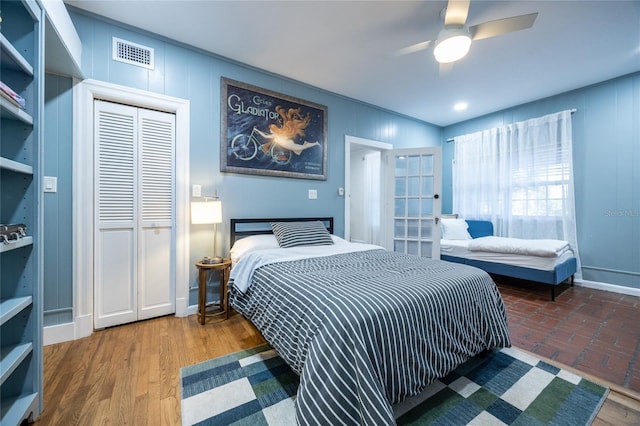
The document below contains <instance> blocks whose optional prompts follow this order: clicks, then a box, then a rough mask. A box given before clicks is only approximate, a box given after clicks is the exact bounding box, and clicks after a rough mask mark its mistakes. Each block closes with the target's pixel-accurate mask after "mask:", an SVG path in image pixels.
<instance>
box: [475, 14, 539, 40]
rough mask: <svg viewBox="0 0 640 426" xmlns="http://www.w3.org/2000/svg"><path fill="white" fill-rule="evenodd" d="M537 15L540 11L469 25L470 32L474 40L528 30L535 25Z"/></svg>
mask: <svg viewBox="0 0 640 426" xmlns="http://www.w3.org/2000/svg"><path fill="white" fill-rule="evenodd" d="M537 17H538V12H536V13H529V14H527V15H520V16H513V17H511V18H504V19H496V20H495V21H488V22H483V23H482V24H478V25H474V26H473V27H469V33H470V34H471V38H472V39H473V40H482V39H483V38H490V37H495V36H499V35H502V34H506V33H511V32H514V31H520V30H526V29H527V28H531V27H532V26H533V23H534V22H535V21H536V18H537Z"/></svg>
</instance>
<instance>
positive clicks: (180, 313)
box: [176, 297, 190, 317]
mask: <svg viewBox="0 0 640 426" xmlns="http://www.w3.org/2000/svg"><path fill="white" fill-rule="evenodd" d="M189 308H190V306H189V298H188V297H178V298H176V316H177V317H186V316H187V315H189Z"/></svg>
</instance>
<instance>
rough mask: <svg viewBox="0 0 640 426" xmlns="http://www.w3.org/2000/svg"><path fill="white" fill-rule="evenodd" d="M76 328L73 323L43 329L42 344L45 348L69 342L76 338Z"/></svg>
mask: <svg viewBox="0 0 640 426" xmlns="http://www.w3.org/2000/svg"><path fill="white" fill-rule="evenodd" d="M75 329H76V326H75V324H74V323H72V322H68V323H65V324H56V325H50V326H47V327H44V328H43V329H42V343H43V345H44V346H48V345H55V344H56V343H62V342H68V341H70V340H73V339H74V338H75Z"/></svg>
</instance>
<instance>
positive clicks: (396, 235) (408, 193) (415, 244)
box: [385, 147, 442, 259]
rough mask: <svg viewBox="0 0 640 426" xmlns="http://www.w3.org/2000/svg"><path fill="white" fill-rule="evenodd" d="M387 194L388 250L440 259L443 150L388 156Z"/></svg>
mask: <svg viewBox="0 0 640 426" xmlns="http://www.w3.org/2000/svg"><path fill="white" fill-rule="evenodd" d="M385 157H386V158H385V161H386V165H387V167H386V170H387V188H388V189H387V194H389V199H390V200H392V202H390V203H389V204H388V207H387V217H388V218H391V220H388V221H387V236H388V237H387V244H386V248H387V249H389V250H393V251H396V252H400V253H407V254H414V255H418V256H422V257H430V258H434V259H439V258H440V227H439V225H438V222H439V216H440V211H441V199H440V192H441V189H442V151H441V149H440V148H439V147H434V148H415V149H402V150H393V151H389V152H387V153H385Z"/></svg>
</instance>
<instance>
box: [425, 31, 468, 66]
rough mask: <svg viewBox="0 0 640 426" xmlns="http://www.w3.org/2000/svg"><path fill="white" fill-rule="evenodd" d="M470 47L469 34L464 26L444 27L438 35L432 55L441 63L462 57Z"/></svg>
mask: <svg viewBox="0 0 640 426" xmlns="http://www.w3.org/2000/svg"><path fill="white" fill-rule="evenodd" d="M470 47H471V36H470V35H469V31H468V30H467V29H466V28H445V29H443V30H442V31H441V32H440V34H439V35H438V41H437V43H436V47H435V48H434V49H433V55H434V56H435V57H436V60H437V61H438V62H440V63H441V64H448V63H450V62H455V61H457V60H458V59H461V58H463V57H464V56H465V55H466V54H467V53H468V52H469V48H470Z"/></svg>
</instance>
